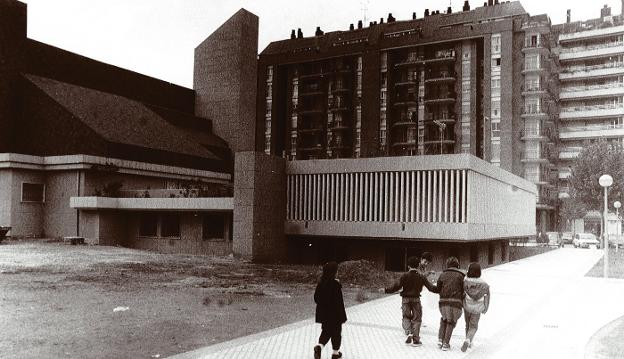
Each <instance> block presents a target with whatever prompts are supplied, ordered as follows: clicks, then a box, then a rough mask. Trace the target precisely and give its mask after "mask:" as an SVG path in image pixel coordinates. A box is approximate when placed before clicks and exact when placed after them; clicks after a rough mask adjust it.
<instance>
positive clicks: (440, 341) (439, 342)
mask: <svg viewBox="0 0 624 359" xmlns="http://www.w3.org/2000/svg"><path fill="white" fill-rule="evenodd" d="M438 348H440V349H442V340H440V339H438Z"/></svg>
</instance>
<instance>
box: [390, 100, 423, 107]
mask: <svg viewBox="0 0 624 359" xmlns="http://www.w3.org/2000/svg"><path fill="white" fill-rule="evenodd" d="M392 105H393V106H395V107H410V106H416V105H417V102H416V100H406V101H403V100H399V101H397V102H395V103H393V104H392Z"/></svg>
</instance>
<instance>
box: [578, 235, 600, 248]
mask: <svg viewBox="0 0 624 359" xmlns="http://www.w3.org/2000/svg"><path fill="white" fill-rule="evenodd" d="M572 245H574V248H589V247H591V246H595V247H596V248H598V247H600V242H598V240H597V239H596V236H595V235H593V234H592V233H576V234H575V235H574V239H573V240H572Z"/></svg>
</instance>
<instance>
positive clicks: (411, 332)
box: [384, 254, 437, 347]
mask: <svg viewBox="0 0 624 359" xmlns="http://www.w3.org/2000/svg"><path fill="white" fill-rule="evenodd" d="M430 262H431V257H430V254H428V256H427V257H426V258H424V257H423V258H422V259H421V260H420V263H419V258H418V257H410V258H408V260H407V267H408V269H409V270H408V271H407V273H405V274H403V275H402V276H401V278H399V280H398V281H397V282H396V283H394V284H393V285H391V286H390V287H387V288H384V292H385V293H394V292H396V291H397V290H399V289H403V290H402V291H401V313H402V316H403V321H402V325H403V331H404V332H405V335H406V336H407V340H406V341H405V344H407V345H410V344H411V345H413V346H415V347H418V346H421V345H422V342H421V341H420V325H421V324H422V304H421V303H420V293H421V292H422V289H423V286H425V287H427V289H429V291H430V292H434V293H437V292H436V291H437V288H436V286H435V285H434V284H431V283H430V282H429V280H427V277H426V276H425V275H424V274H423V272H424V271H426V270H427V269H428V268H427V267H428V264H429V263H430ZM421 269H422V271H423V272H421Z"/></svg>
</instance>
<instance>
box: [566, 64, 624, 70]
mask: <svg viewBox="0 0 624 359" xmlns="http://www.w3.org/2000/svg"><path fill="white" fill-rule="evenodd" d="M620 67H624V62H607V63H604V64H600V65H592V66H567V67H564V68H563V69H562V70H561V72H562V73H570V72H578V71H593V70H602V69H611V68H620Z"/></svg>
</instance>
